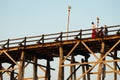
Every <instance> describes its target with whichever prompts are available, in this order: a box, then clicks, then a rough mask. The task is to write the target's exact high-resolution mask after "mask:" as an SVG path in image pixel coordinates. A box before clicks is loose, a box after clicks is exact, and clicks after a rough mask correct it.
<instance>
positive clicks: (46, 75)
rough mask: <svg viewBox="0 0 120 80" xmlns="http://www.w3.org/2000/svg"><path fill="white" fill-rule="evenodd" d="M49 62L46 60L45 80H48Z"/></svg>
mask: <svg viewBox="0 0 120 80" xmlns="http://www.w3.org/2000/svg"><path fill="white" fill-rule="evenodd" d="M50 76H51V75H50V61H49V60H47V68H46V72H45V80H50Z"/></svg>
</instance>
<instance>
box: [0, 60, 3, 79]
mask: <svg viewBox="0 0 120 80" xmlns="http://www.w3.org/2000/svg"><path fill="white" fill-rule="evenodd" d="M0 70H2V63H1V62H0ZM0 80H3V74H2V72H0Z"/></svg>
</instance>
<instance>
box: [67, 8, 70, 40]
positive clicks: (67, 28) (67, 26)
mask: <svg viewBox="0 0 120 80" xmlns="http://www.w3.org/2000/svg"><path fill="white" fill-rule="evenodd" d="M70 9H71V6H68V22H67V40H68V31H69V23H70Z"/></svg>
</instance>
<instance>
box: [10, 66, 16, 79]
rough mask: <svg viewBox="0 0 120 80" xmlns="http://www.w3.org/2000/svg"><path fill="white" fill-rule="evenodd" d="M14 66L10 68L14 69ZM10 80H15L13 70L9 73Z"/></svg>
mask: <svg viewBox="0 0 120 80" xmlns="http://www.w3.org/2000/svg"><path fill="white" fill-rule="evenodd" d="M14 66H15V64H12V66H11V67H12V68H14ZM10 80H15V78H14V70H12V72H11V76H10Z"/></svg>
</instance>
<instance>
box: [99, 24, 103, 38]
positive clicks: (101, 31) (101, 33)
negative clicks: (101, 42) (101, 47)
mask: <svg viewBox="0 0 120 80" xmlns="http://www.w3.org/2000/svg"><path fill="white" fill-rule="evenodd" d="M103 29H104V28H103V26H102V27H101V28H100V31H98V37H104V32H103Z"/></svg>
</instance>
